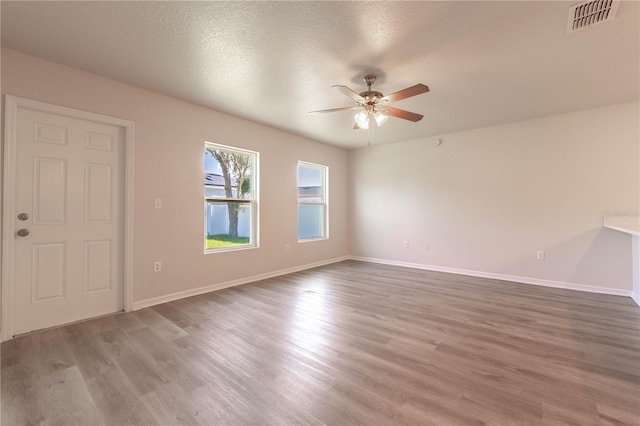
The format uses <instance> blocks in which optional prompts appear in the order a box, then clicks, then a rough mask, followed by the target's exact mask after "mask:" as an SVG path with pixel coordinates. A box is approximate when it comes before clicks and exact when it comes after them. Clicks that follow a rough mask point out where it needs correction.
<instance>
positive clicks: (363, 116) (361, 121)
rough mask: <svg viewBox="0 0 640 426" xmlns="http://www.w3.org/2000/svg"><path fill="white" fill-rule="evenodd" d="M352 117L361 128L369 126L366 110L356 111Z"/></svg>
mask: <svg viewBox="0 0 640 426" xmlns="http://www.w3.org/2000/svg"><path fill="white" fill-rule="evenodd" d="M353 119H354V120H355V122H356V124H357V125H358V127H360V128H361V129H368V128H369V114H368V113H367V112H366V111H360V112H358V113H357V114H356V115H355V117H353Z"/></svg>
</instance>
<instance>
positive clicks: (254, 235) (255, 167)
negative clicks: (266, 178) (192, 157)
mask: <svg viewBox="0 0 640 426" xmlns="http://www.w3.org/2000/svg"><path fill="white" fill-rule="evenodd" d="M208 147H213V148H215V149H218V150H220V151H227V152H231V153H236V154H242V155H247V156H249V159H250V160H249V161H250V162H251V166H250V170H251V175H250V176H251V177H252V179H251V182H250V183H251V194H252V198H251V199H248V198H234V197H231V198H229V197H207V196H206V189H207V187H210V186H211V185H204V186H203V201H204V231H205V232H204V253H205V254H211V253H221V252H229V251H238V250H250V249H255V248H259V247H260V243H259V236H260V233H259V226H258V225H259V210H258V205H259V203H258V201H259V186H260V185H259V180H260V178H259V163H260V153H259V152H257V151H251V150H248V149H243V148H237V147H234V146H229V145H223V144H219V143H216V142H209V141H205V142H204V149H205V150H206V149H207V148H208ZM203 155H206V154H205V153H203ZM203 164H204V158H203ZM205 173H206V172H205ZM209 203H239V204H247V205H249V206H250V210H251V218H250V229H251V230H250V236H249V243H248V244H238V245H235V246H224V247H215V248H207V235H208V233H207V206H208V204H209Z"/></svg>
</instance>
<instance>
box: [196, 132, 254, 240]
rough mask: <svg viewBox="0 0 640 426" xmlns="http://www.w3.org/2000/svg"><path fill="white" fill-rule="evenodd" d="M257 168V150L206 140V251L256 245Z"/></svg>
mask: <svg viewBox="0 0 640 426" xmlns="http://www.w3.org/2000/svg"><path fill="white" fill-rule="evenodd" d="M257 169H258V153H257V152H253V151H246V150H242V149H238V148H232V147H228V146H224V145H217V144H214V143H210V142H206V143H205V145H204V210H205V242H204V247H205V251H207V252H210V251H220V250H233V249H241V248H251V247H257V235H256V229H257V226H256V224H257V219H256V216H257V205H256V202H257V199H258V196H257V183H258V182H257V177H258V173H257Z"/></svg>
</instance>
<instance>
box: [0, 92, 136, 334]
mask: <svg viewBox="0 0 640 426" xmlns="http://www.w3.org/2000/svg"><path fill="white" fill-rule="evenodd" d="M20 108H23V109H30V110H35V111H41V112H47V113H51V114H56V115H62V116H66V117H72V118H77V119H81V120H88V121H95V122H98V123H102V124H110V125H114V126H118V127H120V128H122V129H124V150H123V151H124V156H125V159H124V164H125V166H124V206H123V208H124V236H123V238H124V241H123V242H124V253H121V254H122V255H123V272H124V277H123V278H124V283H123V284H124V289H123V290H124V291H123V299H124V300H123V306H124V310H125V311H127V312H128V311H131V310H132V305H133V201H134V200H133V184H134V182H133V178H134V161H133V155H134V131H135V123H134V122H133V121H128V120H123V119H120V118H114V117H109V116H106V115H101V114H95V113H92V112H87V111H81V110H77V109H73V108H67V107H63V106H58V105H53V104H48V103H44V102H40V101H34V100H31V99H25V98H20V97H17V96H12V95H5V101H4V149H3V160H2V168H3V176H2V178H3V179H2V180H3V186H2V190H3V191H2V206H3V208H2V212H3V215H2V216H3V217H2V229H1V234H2V260H1V267H2V275H1V276H0V281H1V283H0V285H1V287H2V289H1V292H2V315H1V318H0V320H1V321H2V324H1V326H0V341H5V340H9V339H12V338H13V330H14V328H13V320H14V313H15V300H14V296H15V283H14V274H15V271H14V266H15V264H14V262H15V233H16V229H15V218H14V212H15V189H16V186H15V185H16V149H17V144H18V140H17V139H18V135H17V128H18V114H19V111H18V110H19V109H20Z"/></svg>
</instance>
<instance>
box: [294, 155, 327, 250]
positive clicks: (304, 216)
mask: <svg viewBox="0 0 640 426" xmlns="http://www.w3.org/2000/svg"><path fill="white" fill-rule="evenodd" d="M327 174H328V168H327V167H326V166H320V165H318V164H311V163H305V162H302V161H300V162H298V240H299V241H305V240H311V239H320V238H328V225H327V224H328V221H327V215H328V209H327Z"/></svg>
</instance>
